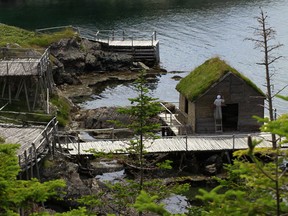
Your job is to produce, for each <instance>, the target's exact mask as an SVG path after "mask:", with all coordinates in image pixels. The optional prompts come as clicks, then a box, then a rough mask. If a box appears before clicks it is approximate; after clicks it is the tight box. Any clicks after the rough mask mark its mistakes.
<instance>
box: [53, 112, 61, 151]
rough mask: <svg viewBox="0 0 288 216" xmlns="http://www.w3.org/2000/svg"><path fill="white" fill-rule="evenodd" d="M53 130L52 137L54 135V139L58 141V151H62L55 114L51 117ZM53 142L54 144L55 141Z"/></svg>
mask: <svg viewBox="0 0 288 216" xmlns="http://www.w3.org/2000/svg"><path fill="white" fill-rule="evenodd" d="M53 132H54V135H53V137H54V139H55V140H56V139H57V141H58V147H59V149H60V151H61V152H63V150H62V146H61V144H60V139H59V136H58V127H57V119H56V117H55V116H54V118H53ZM55 144H56V141H55ZM55 147H56V146H55Z"/></svg>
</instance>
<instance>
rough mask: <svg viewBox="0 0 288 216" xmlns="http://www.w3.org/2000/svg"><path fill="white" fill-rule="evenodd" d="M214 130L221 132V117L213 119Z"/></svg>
mask: <svg viewBox="0 0 288 216" xmlns="http://www.w3.org/2000/svg"><path fill="white" fill-rule="evenodd" d="M215 132H216V133H222V132H223V127H222V119H215Z"/></svg>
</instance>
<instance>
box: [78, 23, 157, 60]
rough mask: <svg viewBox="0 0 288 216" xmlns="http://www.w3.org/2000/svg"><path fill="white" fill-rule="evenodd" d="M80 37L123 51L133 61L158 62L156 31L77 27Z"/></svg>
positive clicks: (114, 50) (104, 46) (117, 51)
mask: <svg viewBox="0 0 288 216" xmlns="http://www.w3.org/2000/svg"><path fill="white" fill-rule="evenodd" d="M77 31H78V33H79V35H80V36H81V37H82V38H85V39H88V40H90V41H97V42H99V43H101V44H102V46H103V48H104V49H106V50H107V51H111V52H115V53H124V54H129V55H131V56H133V59H134V61H141V62H144V63H146V64H148V65H155V64H158V63H159V62H160V54H159V40H157V34H156V31H154V32H152V33H149V32H146V31H145V32H144V31H134V32H133V31H124V30H119V31H115V30H99V31H97V32H93V31H91V30H87V29H83V28H79V27H78V28H77Z"/></svg>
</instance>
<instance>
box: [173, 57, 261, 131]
mask: <svg viewBox="0 0 288 216" xmlns="http://www.w3.org/2000/svg"><path fill="white" fill-rule="evenodd" d="M176 89H177V91H178V92H179V93H180V98H179V110H180V113H179V115H178V118H179V120H180V121H181V122H182V123H183V124H186V125H189V126H190V127H191V128H192V133H215V132H254V131H259V127H260V126H261V123H258V122H257V121H256V120H255V119H254V118H252V116H259V117H264V100H265V94H264V93H263V92H262V91H261V90H260V89H259V88H258V87H257V86H256V85H255V84H254V83H253V82H252V81H251V80H249V79H248V78H247V77H245V76H244V75H242V74H240V73H239V72H238V71H237V70H236V69H234V68H232V67H231V66H229V65H228V64H227V63H226V62H225V61H223V60H221V59H220V58H218V57H215V58H212V59H209V60H207V61H206V62H204V63H203V64H202V65H200V66H198V67H197V68H196V69H195V70H194V71H192V72H191V73H190V74H189V75H187V76H186V77H184V78H183V79H181V80H180V82H179V83H178V85H177V86H176ZM217 95H220V96H221V97H222V99H224V103H223V105H222V106H221V109H222V110H221V111H222V118H221V120H220V123H219V122H217V121H216V119H215V115H214V112H215V105H214V101H215V99H216V97H217ZM219 124H221V125H219ZM217 126H220V127H218V128H217Z"/></svg>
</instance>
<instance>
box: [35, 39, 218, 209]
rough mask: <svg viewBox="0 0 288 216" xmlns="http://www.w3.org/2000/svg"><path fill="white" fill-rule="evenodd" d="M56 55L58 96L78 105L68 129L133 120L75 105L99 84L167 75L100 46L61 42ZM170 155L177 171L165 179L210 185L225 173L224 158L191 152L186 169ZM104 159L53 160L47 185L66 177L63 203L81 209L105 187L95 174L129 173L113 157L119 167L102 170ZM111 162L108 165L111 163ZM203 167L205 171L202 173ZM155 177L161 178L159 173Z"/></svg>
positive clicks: (45, 167) (46, 168)
mask: <svg viewBox="0 0 288 216" xmlns="http://www.w3.org/2000/svg"><path fill="white" fill-rule="evenodd" d="M51 55H52V56H53V77H54V81H55V84H56V86H57V88H58V89H59V90H60V91H58V92H60V94H61V95H62V96H64V97H66V98H69V99H70V100H71V101H72V104H73V105H74V106H75V107H76V109H74V111H73V113H72V116H71V119H72V123H71V124H70V125H69V129H80V128H82V129H101V128H110V127H114V125H111V123H109V121H107V120H121V121H126V122H127V121H129V117H127V116H123V115H119V114H118V113H117V111H116V109H117V108H116V107H101V108H97V109H92V110H81V109H80V108H79V107H77V106H76V105H75V103H73V102H74V101H75V100H79V98H82V99H84V100H85V99H87V98H89V97H90V96H91V95H92V94H93V87H95V85H98V86H101V85H104V84H105V83H107V82H112V81H115V80H116V81H119V82H126V81H134V80H136V79H137V78H138V76H139V71H140V70H142V69H145V70H146V71H147V72H148V73H147V74H148V75H147V79H155V77H157V76H159V75H160V74H163V73H164V74H165V73H167V71H165V70H162V69H160V68H159V66H158V65H157V66H155V67H154V68H148V67H147V66H146V65H144V64H143V63H139V62H138V63H137V62H133V60H132V57H131V56H128V55H123V54H116V53H109V52H105V51H102V49H101V44H98V43H95V42H90V41H87V40H78V39H70V40H61V41H60V42H58V43H57V44H53V45H52V46H51ZM176 78H179V77H176ZM174 108H175V107H174ZM171 109H173V107H172V108H171ZM155 121H160V119H155ZM90 135H91V136H94V137H98V138H111V137H110V134H103V133H101V134H97V133H92V134H90ZM114 135H115V136H116V137H118V138H124V137H127V136H128V137H129V136H131V132H130V133H129V131H120V132H119V133H118V134H114ZM159 157H162V156H159ZM169 157H170V159H171V158H172V160H174V161H175V166H174V168H176V167H178V168H176V170H173V171H172V172H168V171H167V172H161V173H162V175H163V176H161V178H168V177H172V178H175V177H178V176H186V177H185V178H184V179H186V180H187V182H190V183H191V184H192V185H193V184H196V185H197V184H203V183H204V184H209V182H210V183H211V180H212V179H211V175H215V174H217V173H220V170H221V169H222V159H221V157H220V156H218V155H216V156H215V155H210V156H209V157H208V159H207V158H206V159H204V160H203V161H202V159H203V156H201V155H200V156H198V158H196V157H195V155H193V154H187V155H185V163H187V164H186V165H185V167H184V166H182V164H181V163H182V160H180V158H181V157H182V156H180V155H178V154H171V155H170V156H169ZM103 160H105V159H104V158H102V159H99V158H93V157H92V158H90V157H74V158H71V157H68V158H67V157H65V156H63V155H58V156H57V157H54V158H50V157H48V158H46V160H45V161H44V162H43V164H42V172H41V176H42V181H47V180H51V179H59V178H61V179H64V180H65V181H66V184H67V188H66V190H65V191H66V194H65V195H63V197H62V198H63V201H62V202H63V203H62V204H63V206H66V207H67V208H71V207H72V208H73V207H77V206H78V205H79V204H78V203H77V202H76V201H75V200H76V199H77V198H80V197H82V196H84V195H92V194H95V193H96V192H97V191H99V190H101V187H103V183H101V181H98V180H97V179H96V178H95V176H96V175H98V174H103V173H105V172H114V171H119V170H125V166H124V164H121V163H119V161H117V158H116V160H115V159H113V161H116V164H118V165H117V166H113V167H109V166H103V167H99V164H101V163H102V164H103ZM109 161H111V160H109ZM109 161H108V162H107V161H106V162H105V163H104V164H107V163H110V162H109ZM120 161H121V160H120ZM181 166H182V168H183V169H184V168H185V170H186V171H185V172H183V170H181V169H182V168H181ZM201 169H203V170H202V171H200V170H201ZM181 172H182V173H181ZM180 173H181V174H180ZM154 177H156V178H159V177H160V176H159V173H158V174H157V175H156V176H154ZM186 180H185V181H186ZM51 203H53V200H51ZM52 205H53V204H52Z"/></svg>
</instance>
